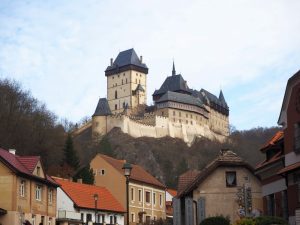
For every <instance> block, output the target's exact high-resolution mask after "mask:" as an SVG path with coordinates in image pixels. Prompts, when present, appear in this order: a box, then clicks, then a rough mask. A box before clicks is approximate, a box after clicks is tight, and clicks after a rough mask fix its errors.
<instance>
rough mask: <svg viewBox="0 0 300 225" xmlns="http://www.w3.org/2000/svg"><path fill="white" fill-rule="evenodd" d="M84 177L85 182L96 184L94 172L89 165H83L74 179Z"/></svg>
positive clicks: (83, 181)
mask: <svg viewBox="0 0 300 225" xmlns="http://www.w3.org/2000/svg"><path fill="white" fill-rule="evenodd" d="M77 179H82V183H84V184H94V180H95V179H94V172H93V170H92V169H91V168H90V166H89V165H87V166H85V167H83V168H82V169H81V170H80V171H79V172H78V173H77V174H76V175H75V176H74V180H77Z"/></svg>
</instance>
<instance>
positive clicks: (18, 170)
mask: <svg viewBox="0 0 300 225" xmlns="http://www.w3.org/2000/svg"><path fill="white" fill-rule="evenodd" d="M57 187H58V185H57V184H56V183H55V181H54V180H52V179H51V178H50V177H49V176H48V175H46V174H45V172H44V170H43V166H42V164H41V161H40V157H39V156H18V155H16V154H15V150H9V151H7V150H4V149H1V148H0V224H2V225H13V224H14V225H21V224H23V223H24V222H25V221H26V220H28V221H29V222H30V223H31V224H32V225H38V224H40V223H42V224H44V225H45V224H47V225H54V224H55V217H56V188H57Z"/></svg>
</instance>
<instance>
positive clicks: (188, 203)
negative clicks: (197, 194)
mask: <svg viewBox="0 0 300 225" xmlns="http://www.w3.org/2000/svg"><path fill="white" fill-rule="evenodd" d="M184 200H185V225H193V224H194V215H193V199H192V198H190V197H186V198H185V199H184Z"/></svg>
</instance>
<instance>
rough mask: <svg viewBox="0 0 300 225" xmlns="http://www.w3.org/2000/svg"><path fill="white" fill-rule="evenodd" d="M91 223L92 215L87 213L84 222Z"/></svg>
mask: <svg viewBox="0 0 300 225" xmlns="http://www.w3.org/2000/svg"><path fill="white" fill-rule="evenodd" d="M89 221H92V214H90V213H87V214H86V222H89Z"/></svg>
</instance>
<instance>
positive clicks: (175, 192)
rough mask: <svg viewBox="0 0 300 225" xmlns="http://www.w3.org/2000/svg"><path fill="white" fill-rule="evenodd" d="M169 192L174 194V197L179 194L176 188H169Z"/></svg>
mask: <svg viewBox="0 0 300 225" xmlns="http://www.w3.org/2000/svg"><path fill="white" fill-rule="evenodd" d="M167 192H169V194H170V195H172V196H173V197H175V196H176V195H177V191H176V190H174V189H170V188H167Z"/></svg>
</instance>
